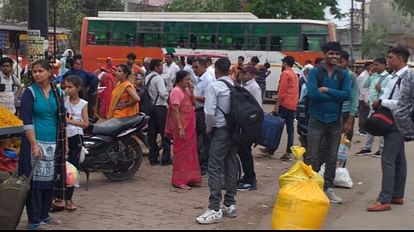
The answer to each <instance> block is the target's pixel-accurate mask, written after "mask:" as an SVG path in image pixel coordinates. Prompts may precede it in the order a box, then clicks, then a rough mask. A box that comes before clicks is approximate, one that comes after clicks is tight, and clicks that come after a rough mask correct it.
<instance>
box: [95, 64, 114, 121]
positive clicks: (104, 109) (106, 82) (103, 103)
mask: <svg viewBox="0 0 414 232" xmlns="http://www.w3.org/2000/svg"><path fill="white" fill-rule="evenodd" d="M115 70H116V68H115V66H113V65H112V58H111V57H108V58H106V63H105V65H104V66H102V67H101V68H100V69H99V71H100V72H101V74H100V75H99V77H100V87H105V89H104V90H103V91H102V92H101V93H100V94H99V117H101V118H106V116H107V115H108V110H109V105H110V104H111V97H112V90H113V89H114V88H115V86H116V80H115V76H114V73H115Z"/></svg>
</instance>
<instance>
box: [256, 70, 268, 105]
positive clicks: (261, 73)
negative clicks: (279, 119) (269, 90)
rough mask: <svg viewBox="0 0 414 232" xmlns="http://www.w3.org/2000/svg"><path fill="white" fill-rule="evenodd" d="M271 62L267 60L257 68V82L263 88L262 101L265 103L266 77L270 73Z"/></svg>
mask: <svg viewBox="0 0 414 232" xmlns="http://www.w3.org/2000/svg"><path fill="white" fill-rule="evenodd" d="M270 73H271V71H270V63H269V62H266V63H264V64H263V65H262V66H260V67H259V68H258V69H257V74H256V82H257V84H259V86H260V89H261V90H262V102H263V103H264V101H265V98H266V79H267V77H268V76H269V75H270Z"/></svg>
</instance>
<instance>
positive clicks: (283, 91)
mask: <svg viewBox="0 0 414 232" xmlns="http://www.w3.org/2000/svg"><path fill="white" fill-rule="evenodd" d="M294 64H295V58H293V57H292V56H286V57H284V58H283V59H282V73H281V74H280V79H279V91H278V95H277V102H276V104H275V107H274V109H273V114H279V115H280V117H282V118H283V119H285V124H286V131H287V134H288V142H287V147H286V153H284V154H283V155H282V156H281V157H280V160H282V161H290V160H291V159H292V156H291V154H292V151H291V150H290V147H291V146H293V142H294V138H295V128H294V122H295V112H296V110H297V106H298V99H299V79H298V76H296V74H295V72H294V71H293V69H292V67H293V65H294ZM262 151H263V152H265V153H267V154H269V155H273V153H274V152H275V150H270V149H268V148H266V149H264V150H262Z"/></svg>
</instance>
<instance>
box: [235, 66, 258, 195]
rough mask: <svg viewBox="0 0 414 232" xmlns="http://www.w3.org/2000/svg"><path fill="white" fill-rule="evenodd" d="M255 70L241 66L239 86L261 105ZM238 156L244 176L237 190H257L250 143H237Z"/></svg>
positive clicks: (251, 67)
mask: <svg viewBox="0 0 414 232" xmlns="http://www.w3.org/2000/svg"><path fill="white" fill-rule="evenodd" d="M256 74H257V70H256V68H255V67H253V66H250V65H248V66H244V67H241V69H240V72H239V78H240V81H241V86H242V87H243V88H245V89H246V90H247V91H249V93H250V94H251V95H252V96H253V97H254V98H255V99H256V101H257V103H258V104H259V105H260V106H261V105H262V90H261V89H260V86H259V85H258V84H257V82H256V80H255V76H256ZM238 154H239V158H240V161H241V163H242V168H243V173H244V176H243V177H242V178H241V180H240V181H239V184H238V187H237V191H249V190H257V180H256V173H255V171H254V161H253V155H252V143H248V144H247V143H246V144H244V143H243V144H239V150H238Z"/></svg>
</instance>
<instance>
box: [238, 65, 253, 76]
mask: <svg viewBox="0 0 414 232" xmlns="http://www.w3.org/2000/svg"><path fill="white" fill-rule="evenodd" d="M240 69H241V70H240V71H242V72H247V73H251V74H256V73H257V69H256V68H255V67H253V66H251V65H245V66H243V67H241V68H240Z"/></svg>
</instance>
